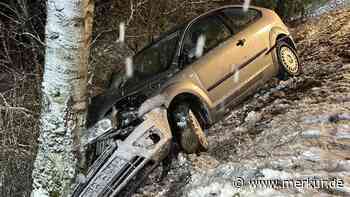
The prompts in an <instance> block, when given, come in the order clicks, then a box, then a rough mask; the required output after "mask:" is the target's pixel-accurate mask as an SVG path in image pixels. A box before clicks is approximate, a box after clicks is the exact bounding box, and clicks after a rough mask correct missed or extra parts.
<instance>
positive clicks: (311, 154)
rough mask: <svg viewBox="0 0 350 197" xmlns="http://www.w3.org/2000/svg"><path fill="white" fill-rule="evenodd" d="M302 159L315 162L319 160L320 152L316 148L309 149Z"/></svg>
mask: <svg viewBox="0 0 350 197" xmlns="http://www.w3.org/2000/svg"><path fill="white" fill-rule="evenodd" d="M302 158H303V159H305V160H308V161H313V162H317V161H320V160H321V151H320V149H317V148H311V149H310V150H308V151H305V152H304V153H303V154H302Z"/></svg>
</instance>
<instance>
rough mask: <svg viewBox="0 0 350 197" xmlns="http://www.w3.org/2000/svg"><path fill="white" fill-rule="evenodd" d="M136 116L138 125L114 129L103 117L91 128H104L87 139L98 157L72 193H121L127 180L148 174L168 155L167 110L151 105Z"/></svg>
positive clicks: (92, 195) (85, 194) (92, 196)
mask: <svg viewBox="0 0 350 197" xmlns="http://www.w3.org/2000/svg"><path fill="white" fill-rule="evenodd" d="M137 119H140V120H134V122H135V121H136V122H138V121H139V122H138V123H139V124H136V125H135V123H131V122H130V124H129V125H128V126H127V127H124V128H121V129H113V127H111V126H112V124H110V122H109V123H108V121H106V120H102V123H101V121H100V122H99V123H98V124H96V125H97V127H94V129H96V128H97V129H101V125H102V128H103V127H105V128H106V127H107V130H104V131H102V132H101V133H100V134H97V136H96V137H94V138H92V139H90V141H89V142H88V144H87V145H88V146H94V148H93V150H94V151H95V152H94V153H93V154H90V155H93V156H97V158H96V159H95V160H94V161H93V163H92V165H91V166H90V168H89V170H88V172H87V175H86V178H85V179H84V181H82V182H81V183H80V184H79V185H78V186H77V187H76V188H75V191H74V193H73V196H84V197H85V196H91V197H96V196H118V195H119V196H120V195H122V194H121V193H122V192H123V191H122V190H123V188H124V187H125V186H126V185H127V184H128V182H130V181H131V180H132V179H135V178H138V179H139V178H140V177H138V175H141V176H147V174H148V173H149V172H150V171H151V170H152V169H153V168H154V167H155V166H157V165H158V164H159V162H160V161H162V160H163V159H164V158H165V157H166V156H167V155H168V153H169V150H170V145H171V140H172V133H171V130H170V127H169V124H168V120H167V112H166V109H165V108H163V107H157V108H154V109H152V110H151V111H149V112H147V113H145V114H144V115H142V116H141V117H138V118H137ZM103 121H104V123H103ZM103 124H104V125H103ZM108 124H109V125H108ZM133 124H134V125H133ZM109 126H110V128H108V127H109ZM98 127H99V128H98ZM140 171H141V173H140ZM123 196H125V195H124V194H123Z"/></svg>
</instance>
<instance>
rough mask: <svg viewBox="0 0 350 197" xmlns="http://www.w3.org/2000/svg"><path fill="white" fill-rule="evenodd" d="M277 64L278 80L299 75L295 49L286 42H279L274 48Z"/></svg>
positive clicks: (299, 67) (299, 69) (298, 63)
mask: <svg viewBox="0 0 350 197" xmlns="http://www.w3.org/2000/svg"><path fill="white" fill-rule="evenodd" d="M276 53H277V62H278V65H279V73H278V76H277V77H278V78H279V79H281V80H287V79H288V78H289V77H294V76H299V75H300V74H301V64H300V60H299V57H298V54H297V52H296V51H295V49H294V48H293V47H292V46H290V45H289V44H288V43H286V42H283V41H281V42H279V43H278V44H277V47H276Z"/></svg>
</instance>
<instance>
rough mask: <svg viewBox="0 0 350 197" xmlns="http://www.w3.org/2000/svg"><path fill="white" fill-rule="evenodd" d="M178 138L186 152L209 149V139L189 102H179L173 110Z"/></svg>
mask: <svg viewBox="0 0 350 197" xmlns="http://www.w3.org/2000/svg"><path fill="white" fill-rule="evenodd" d="M173 120H174V123H175V127H176V138H177V139H178V140H177V141H178V142H179V144H180V146H181V148H182V149H183V151H184V152H185V153H188V154H192V153H198V152H202V151H207V150H208V140H207V137H206V134H205V132H204V130H203V129H202V128H203V127H202V126H201V124H200V122H199V120H198V118H197V116H196V115H195V113H194V112H193V111H192V110H191V108H190V107H189V105H188V104H179V105H178V106H177V107H176V108H175V110H174V111H173Z"/></svg>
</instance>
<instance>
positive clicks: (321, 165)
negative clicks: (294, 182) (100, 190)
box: [135, 9, 350, 196]
mask: <svg viewBox="0 0 350 197" xmlns="http://www.w3.org/2000/svg"><path fill="white" fill-rule="evenodd" d="M292 32H293V34H294V38H295V41H296V43H297V45H298V49H299V53H300V57H301V60H302V62H303V66H304V74H303V75H302V76H300V77H297V78H292V79H289V80H287V81H283V82H279V81H277V80H275V79H274V80H271V81H270V82H269V83H267V84H266V85H265V86H264V87H262V88H261V89H260V90H259V91H258V92H257V93H256V94H255V95H254V96H252V97H251V98H250V99H248V100H246V101H245V102H244V103H243V104H241V105H240V106H238V107H236V108H235V109H233V110H232V111H231V112H230V113H229V115H228V116H227V117H226V118H225V119H224V120H222V121H221V122H219V123H217V124H216V125H214V126H213V127H212V128H211V129H210V130H209V141H210V144H211V145H210V147H211V148H210V150H209V151H208V152H207V153H202V154H201V155H199V156H197V155H184V154H180V155H179V156H178V159H177V160H175V161H174V162H173V163H172V164H171V166H170V172H169V174H168V176H166V177H165V178H161V171H162V167H159V169H158V171H156V172H155V173H153V175H152V177H151V179H149V181H148V182H147V183H146V184H145V185H144V186H143V187H142V188H141V189H139V191H138V194H136V195H135V196H234V195H235V194H239V195H240V196H257V195H262V196H275V195H280V196H281V195H282V196H289V195H296V194H302V195H306V194H308V195H309V196H319V195H321V194H322V195H325V196H328V195H340V196H350V9H342V10H338V11H335V12H332V13H330V14H326V15H323V16H322V17H321V18H314V19H311V20H307V21H305V22H304V23H303V24H302V25H299V26H297V27H295V28H292ZM315 176H316V177H318V179H332V178H338V179H341V180H342V181H344V187H338V188H316V189H315V188H310V187H309V188H303V189H296V188H289V189H282V190H281V189H280V190H273V189H266V188H255V189H252V188H243V189H242V188H241V189H237V188H236V187H234V185H233V184H232V183H233V182H234V181H235V180H236V177H243V178H246V179H249V178H253V179H254V178H258V177H260V178H264V179H301V178H307V177H309V178H310V177H315Z"/></svg>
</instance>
